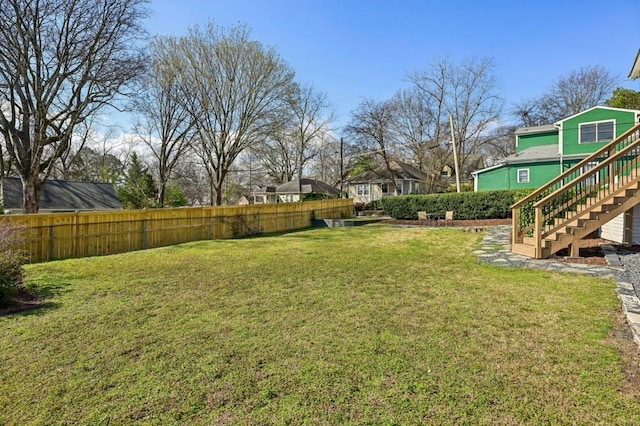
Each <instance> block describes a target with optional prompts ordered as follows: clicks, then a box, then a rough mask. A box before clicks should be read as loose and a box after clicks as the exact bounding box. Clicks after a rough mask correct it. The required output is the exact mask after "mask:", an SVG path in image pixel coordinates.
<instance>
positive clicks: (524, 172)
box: [518, 169, 529, 183]
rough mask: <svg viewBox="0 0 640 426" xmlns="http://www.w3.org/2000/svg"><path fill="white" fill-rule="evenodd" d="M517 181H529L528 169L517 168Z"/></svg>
mask: <svg viewBox="0 0 640 426" xmlns="http://www.w3.org/2000/svg"><path fill="white" fill-rule="evenodd" d="M518 183H529V169H518Z"/></svg>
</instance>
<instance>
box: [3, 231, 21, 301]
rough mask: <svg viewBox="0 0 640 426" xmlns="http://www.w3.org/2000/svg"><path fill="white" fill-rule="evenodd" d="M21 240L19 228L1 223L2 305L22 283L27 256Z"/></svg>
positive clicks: (9, 299)
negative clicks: (21, 246)
mask: <svg viewBox="0 0 640 426" xmlns="http://www.w3.org/2000/svg"><path fill="white" fill-rule="evenodd" d="M21 242H22V235H21V233H20V229H19V228H16V227H15V226H12V225H9V224H6V223H0V305H4V304H7V303H9V302H10V301H11V299H12V298H13V296H14V294H15V293H16V291H17V290H18V288H20V286H21V285H22V279H23V276H24V269H23V268H22V265H23V264H24V262H25V261H26V257H25V254H24V251H23V250H21V249H20V248H19V245H20V243H21Z"/></svg>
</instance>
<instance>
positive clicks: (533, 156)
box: [500, 144, 560, 164]
mask: <svg viewBox="0 0 640 426" xmlns="http://www.w3.org/2000/svg"><path fill="white" fill-rule="evenodd" d="M559 158H560V151H559V150H558V145H555V144H554V145H540V146H532V147H531V148H527V149H525V150H522V151H520V152H517V153H515V154H512V155H510V156H508V157H505V158H503V159H501V160H500V162H501V163H503V164H511V163H525V162H528V161H544V160H557V159H559Z"/></svg>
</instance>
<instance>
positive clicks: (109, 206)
mask: <svg viewBox="0 0 640 426" xmlns="http://www.w3.org/2000/svg"><path fill="white" fill-rule="evenodd" d="M0 184H1V186H2V191H0V195H1V197H2V199H1V200H0V202H1V205H2V206H3V207H4V211H5V213H22V211H23V194H22V182H21V180H20V179H19V178H2V180H1V181H0ZM39 206H40V210H39V211H40V212H41V213H50V212H73V211H76V210H120V209H122V204H121V203H120V200H119V199H118V196H117V195H116V191H115V189H114V187H113V185H112V184H110V183H93V182H68V181H63V180H48V181H46V182H45V183H44V186H43V187H42V193H41V194H40V203H39Z"/></svg>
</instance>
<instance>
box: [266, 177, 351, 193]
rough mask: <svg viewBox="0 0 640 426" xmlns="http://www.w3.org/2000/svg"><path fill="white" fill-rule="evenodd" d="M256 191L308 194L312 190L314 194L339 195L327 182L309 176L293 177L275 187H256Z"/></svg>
mask: <svg viewBox="0 0 640 426" xmlns="http://www.w3.org/2000/svg"><path fill="white" fill-rule="evenodd" d="M301 189H302V190H301ZM256 192H258V193H261V192H272V193H276V194H299V193H303V194H309V193H312V192H313V193H316V194H328V195H335V196H338V195H340V191H339V190H337V189H336V188H334V187H333V186H331V185H329V184H328V183H326V182H323V181H321V180H317V179H310V178H302V179H300V180H298V179H294V180H292V181H289V182H286V183H283V184H282V185H278V186H276V187H273V186H267V187H264V188H258V190H257V191H256Z"/></svg>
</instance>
